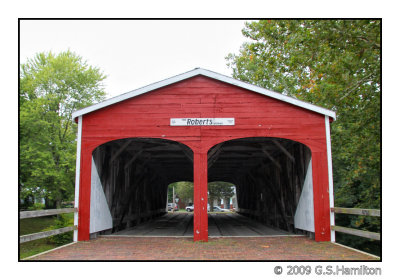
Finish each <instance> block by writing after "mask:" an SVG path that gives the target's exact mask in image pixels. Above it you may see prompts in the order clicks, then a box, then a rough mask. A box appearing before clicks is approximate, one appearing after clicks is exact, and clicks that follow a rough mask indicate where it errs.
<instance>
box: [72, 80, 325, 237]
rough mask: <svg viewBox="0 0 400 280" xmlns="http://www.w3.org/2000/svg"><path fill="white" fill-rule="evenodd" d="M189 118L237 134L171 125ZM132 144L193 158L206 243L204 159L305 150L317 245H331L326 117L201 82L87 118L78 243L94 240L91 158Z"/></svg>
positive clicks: (148, 95)
mask: <svg viewBox="0 0 400 280" xmlns="http://www.w3.org/2000/svg"><path fill="white" fill-rule="evenodd" d="M188 117H193V118H195V117H204V118H205V117H220V118H228V117H229V118H235V126H209V127H204V126H203V127H177V126H175V127H171V126H170V118H188ZM131 137H146V138H152V137H154V138H162V139H170V140H174V141H179V142H181V143H183V144H186V145H187V146H189V147H190V148H191V149H192V150H193V152H194V170H195V171H194V172H195V174H194V184H195V198H194V202H195V205H199V204H200V205H202V206H204V205H205V210H204V209H202V208H203V207H201V209H200V208H197V210H196V211H197V212H195V220H194V228H195V232H196V230H197V229H198V230H199V232H200V233H199V235H198V236H196V234H194V237H195V240H207V152H208V150H209V149H210V148H211V147H212V146H214V145H216V144H218V143H220V142H224V141H227V140H232V139H236V138H245V137H278V138H286V139H290V140H294V141H297V142H300V143H303V144H305V145H307V146H308V147H309V148H310V150H311V152H312V161H313V170H312V172H313V182H314V213H315V219H314V221H315V239H316V240H317V241H327V240H330V220H329V219H330V212H329V188H328V169H327V150H326V136H325V116H324V115H322V114H318V113H315V112H312V111H309V110H306V109H303V108H300V107H297V106H294V105H291V104H288V103H285V102H282V101H279V100H276V99H273V98H269V97H266V96H264V95H261V94H259V93H254V92H251V91H249V90H246V89H242V88H239V87H236V86H233V85H230V84H226V83H223V82H220V81H217V80H214V79H211V78H207V77H204V76H196V77H193V78H190V79H187V80H184V81H181V82H178V83H176V84H172V85H169V86H166V87H164V88H161V89H158V90H155V91H152V92H148V93H145V94H142V95H140V96H137V97H134V98H131V99H128V100H125V101H123V102H120V103H117V104H114V105H110V106H108V107H105V108H103V109H100V110H97V111H94V112H91V113H89V114H86V115H83V126H82V156H81V173H80V174H81V185H80V203H79V205H80V209H79V236H78V238H79V240H87V239H88V238H89V219H90V171H91V155H92V151H93V150H94V149H95V148H96V147H97V146H99V145H101V144H103V143H106V142H108V141H112V140H116V139H121V138H131ZM204 178H205V179H204ZM201 198H204V201H202V200H201ZM204 203H205V204H204Z"/></svg>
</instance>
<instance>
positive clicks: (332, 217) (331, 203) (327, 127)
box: [325, 116, 336, 242]
mask: <svg viewBox="0 0 400 280" xmlns="http://www.w3.org/2000/svg"><path fill="white" fill-rule="evenodd" d="M325 131H326V152H327V158H328V177H329V178H328V179H329V207H330V208H332V207H335V200H334V197H333V172H332V149H331V129H330V123H329V117H328V116H325ZM329 212H330V220H331V226H334V225H335V213H333V212H332V211H330V209H329ZM335 240H336V238H335V231H334V230H331V241H332V242H335Z"/></svg>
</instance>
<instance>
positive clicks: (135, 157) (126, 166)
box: [124, 150, 143, 169]
mask: <svg viewBox="0 0 400 280" xmlns="http://www.w3.org/2000/svg"><path fill="white" fill-rule="evenodd" d="M142 152H143V151H142V150H140V151H139V152H137V153H136V154H135V155H134V156H133V157H132V158H131V159H130V160H129V161H128V162H127V163H126V164H125V166H124V169H126V168H128V167H129V166H130V165H131V164H132V163H133V162H134V161H135V160H136V159H137V158H138V157H139V156H140V155H141V154H142Z"/></svg>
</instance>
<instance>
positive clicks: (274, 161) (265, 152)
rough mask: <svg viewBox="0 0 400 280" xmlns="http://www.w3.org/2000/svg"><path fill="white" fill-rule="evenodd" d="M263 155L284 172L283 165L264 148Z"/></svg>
mask: <svg viewBox="0 0 400 280" xmlns="http://www.w3.org/2000/svg"><path fill="white" fill-rule="evenodd" d="M262 151H263V153H264V154H265V155H266V156H267V157H268V158H269V159H270V161H272V163H273V164H274V165H275V166H276V167H278V168H279V170H282V167H281V165H280V164H279V162H277V161H276V160H275V159H274V158H273V157H272V156H271V155H270V154H269V153H268V152H267V151H266V150H265V149H264V148H263V149H262Z"/></svg>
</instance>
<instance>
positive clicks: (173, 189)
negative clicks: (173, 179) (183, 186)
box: [172, 186, 175, 212]
mask: <svg viewBox="0 0 400 280" xmlns="http://www.w3.org/2000/svg"><path fill="white" fill-rule="evenodd" d="M172 212H175V186H173V187H172Z"/></svg>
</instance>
